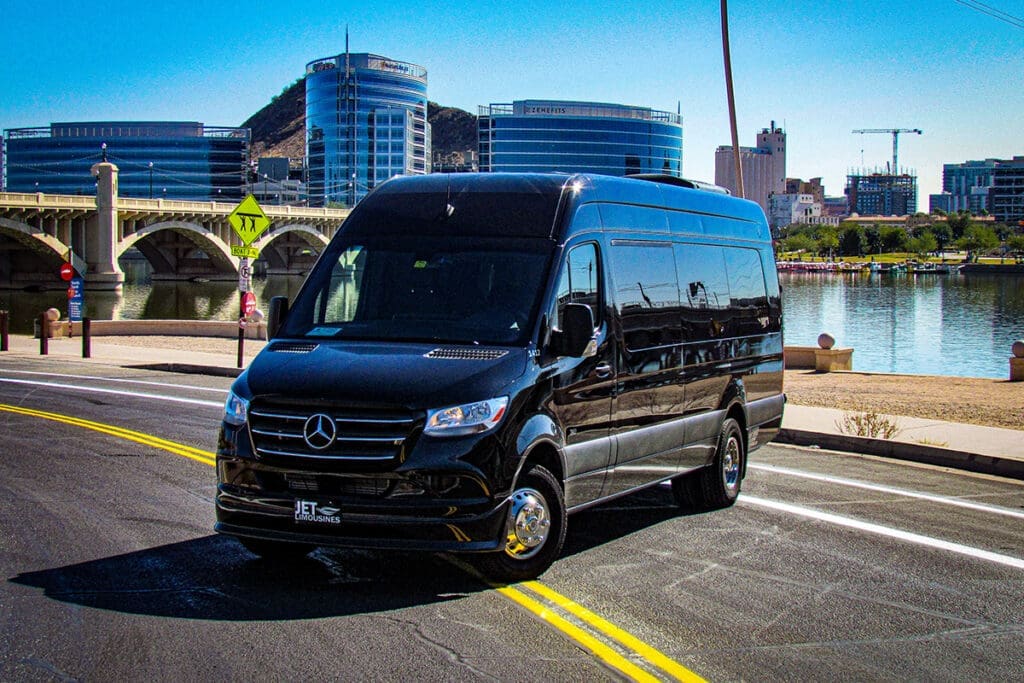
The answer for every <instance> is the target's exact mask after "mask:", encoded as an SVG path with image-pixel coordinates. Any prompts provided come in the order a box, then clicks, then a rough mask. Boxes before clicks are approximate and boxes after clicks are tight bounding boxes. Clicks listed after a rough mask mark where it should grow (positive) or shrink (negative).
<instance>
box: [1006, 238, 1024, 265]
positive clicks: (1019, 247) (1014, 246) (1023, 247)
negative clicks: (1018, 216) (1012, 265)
mask: <svg viewBox="0 0 1024 683" xmlns="http://www.w3.org/2000/svg"><path fill="white" fill-rule="evenodd" d="M1006 248H1007V249H1009V250H1010V253H1011V254H1013V255H1014V256H1015V257H1016V258H1017V261H1018V262H1019V261H1024V235H1010V236H1009V237H1007V238H1006Z"/></svg>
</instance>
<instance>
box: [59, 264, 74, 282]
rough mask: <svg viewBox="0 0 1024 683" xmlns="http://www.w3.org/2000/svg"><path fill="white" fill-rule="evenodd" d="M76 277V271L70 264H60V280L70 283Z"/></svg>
mask: <svg viewBox="0 0 1024 683" xmlns="http://www.w3.org/2000/svg"><path fill="white" fill-rule="evenodd" d="M74 276H75V269H74V268H72V267H71V264H70V263H62V264H60V279H61V280H64V281H65V282H68V281H70V280H71V278H73V277H74Z"/></svg>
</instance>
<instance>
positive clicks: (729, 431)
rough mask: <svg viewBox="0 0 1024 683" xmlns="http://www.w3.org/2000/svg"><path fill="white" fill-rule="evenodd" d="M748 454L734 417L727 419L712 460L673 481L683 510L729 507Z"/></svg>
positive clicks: (676, 497) (737, 494) (675, 493)
mask: <svg viewBox="0 0 1024 683" xmlns="http://www.w3.org/2000/svg"><path fill="white" fill-rule="evenodd" d="M746 459H747V453H746V446H745V445H744V441H743V432H742V431H741V430H740V425H739V423H737V422H736V420H734V419H732V418H731V417H730V418H726V420H725V421H724V422H723V423H722V429H721V431H720V432H719V435H718V448H717V450H716V451H715V457H714V460H712V462H711V464H710V465H709V466H707V467H703V468H701V469H699V470H697V471H695V472H688V473H686V474H683V475H680V476H678V477H676V478H675V479H673V480H672V494H673V497H674V498H675V500H676V503H678V505H679V506H680V507H681V508H683V509H690V510H717V509H719V508H724V507H729V506H730V505H732V504H733V503H735V502H736V498H737V496H739V495H740V485H741V483H742V481H743V470H744V465H745V463H746Z"/></svg>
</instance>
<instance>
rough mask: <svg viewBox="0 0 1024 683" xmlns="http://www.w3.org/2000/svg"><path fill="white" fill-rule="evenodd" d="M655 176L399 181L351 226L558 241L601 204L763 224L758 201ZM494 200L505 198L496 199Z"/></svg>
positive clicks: (348, 225)
mask: <svg viewBox="0 0 1024 683" xmlns="http://www.w3.org/2000/svg"><path fill="white" fill-rule="evenodd" d="M652 180H653V179H642V178H620V177H614V176H603V175H596V174H562V173H451V174H446V173H437V174H430V175H421V176H399V177H396V178H392V179H391V180H388V181H387V182H385V183H383V184H381V185H380V186H378V187H377V188H376V189H375V190H374V191H373V192H371V193H370V194H369V195H367V196H366V197H365V198H364V199H363V200H362V201H361V202H360V203H359V204H358V205H356V207H355V209H353V211H352V215H351V217H350V218H349V219H348V220H347V221H345V230H346V232H349V233H350V234H356V235H367V236H369V235H389V234H391V235H395V234H406V235H407V234H447V235H467V236H468V235H473V236H494V237H499V236H500V237H543V238H552V237H556V235H555V234H554V233H555V230H556V229H557V226H558V223H559V221H558V212H559V207H560V203H563V202H562V198H563V195H565V201H564V205H565V209H572V208H573V205H577V206H578V205H580V204H585V203H589V202H595V201H601V202H612V203H620V204H636V205H642V206H652V207H663V208H667V209H676V210H685V211H689V212H694V213H700V214H707V215H720V216H728V217H730V218H735V219H739V220H746V221H752V222H755V223H762V222H764V220H765V219H764V214H763V213H762V211H761V207H759V206H758V205H757V204H756V203H754V202H751V201H747V200H744V199H738V198H736V197H731V196H728V195H726V194H721V193H719V192H715V191H708V190H705V189H692V188H689V187H680V186H676V185H675V184H666V183H664V182H660V181H655V182H652ZM496 195H501V196H502V200H500V201H499V200H498V199H497V198H496Z"/></svg>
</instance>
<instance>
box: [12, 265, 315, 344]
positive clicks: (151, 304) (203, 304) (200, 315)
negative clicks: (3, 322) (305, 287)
mask: <svg viewBox="0 0 1024 683" xmlns="http://www.w3.org/2000/svg"><path fill="white" fill-rule="evenodd" d="M302 281H303V278H302V276H285V275H282V276H277V275H274V276H269V277H267V278H265V279H257V280H254V281H253V291H254V292H255V294H256V301H257V306H258V307H259V308H262V309H263V310H264V311H265V310H266V308H267V305H268V302H269V301H270V297H272V296H279V295H280V296H287V297H288V298H289V299H294V298H295V295H296V294H297V293H298V291H299V287H300V286H301V285H302ZM67 306H68V299H67V293H66V290H65V288H64V286H63V285H62V284H61V283H59V282H55V283H54V285H53V288H49V287H48V288H47V289H46V290H45V291H21V290H0V309H4V310H7V311H9V312H10V325H11V332H12V333H14V334H31V333H32V331H33V324H34V321H35V320H36V319H37V318H38V317H39V314H40V313H41V312H43V311H44V310H46V309H47V308H56V309H57V310H59V311H60V312H61V316H62V317H66V316H67ZM238 308H239V295H238V284H237V283H235V282H169V281H158V282H152V283H147V282H141V283H126V284H125V285H124V289H123V291H122V292H98V291H91V290H86V293H85V315H87V316H88V317H90V318H92V319H93V320H235V319H237V318H238Z"/></svg>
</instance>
